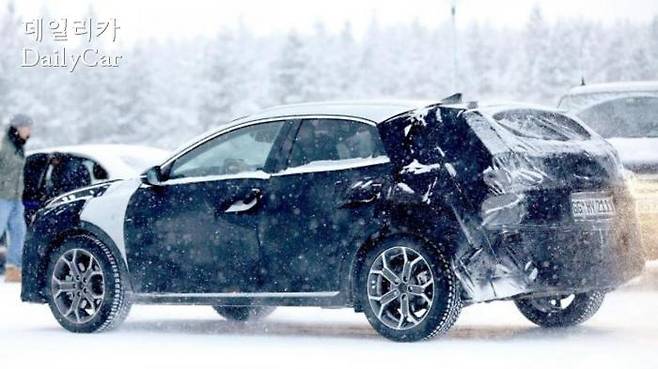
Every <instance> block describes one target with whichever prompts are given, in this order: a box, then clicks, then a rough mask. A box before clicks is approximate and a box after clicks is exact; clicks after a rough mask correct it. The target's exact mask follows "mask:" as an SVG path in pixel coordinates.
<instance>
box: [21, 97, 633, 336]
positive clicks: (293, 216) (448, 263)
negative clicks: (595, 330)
mask: <svg viewBox="0 0 658 369" xmlns="http://www.w3.org/2000/svg"><path fill="white" fill-rule="evenodd" d="M454 100H455V99H451V100H450V101H446V102H443V103H437V104H432V105H427V106H424V105H420V106H419V105H418V104H416V103H393V102H367V103H366V102H332V103H312V104H300V105H291V106H282V107H276V108H272V109H268V110H265V111H262V112H260V113H257V114H254V115H252V116H248V117H245V118H241V119H238V120H236V121H233V122H231V123H230V124H228V125H226V126H223V127H222V128H220V129H219V130H217V131H213V132H211V133H209V134H207V135H206V136H205V137H203V138H202V139H200V140H198V141H197V142H194V143H193V144H191V145H189V146H187V147H185V148H183V149H181V150H180V151H178V152H177V153H176V154H174V155H173V156H172V157H170V158H169V159H167V160H165V161H164V162H163V163H162V164H161V165H158V166H155V167H153V168H151V169H149V170H148V171H147V172H146V173H145V175H144V176H143V177H142V178H137V179H129V180H123V181H116V182H113V183H105V184H101V185H98V186H96V187H94V188H93V191H92V190H91V189H89V188H88V189H85V190H83V191H80V192H73V193H70V194H68V195H67V196H65V197H63V198H58V199H55V200H53V201H51V202H50V203H49V204H48V205H47V206H46V207H45V208H43V209H41V210H40V211H39V212H38V213H37V215H36V218H35V221H34V225H33V227H32V229H31V232H30V233H29V235H28V239H27V242H26V246H25V252H24V265H25V267H24V269H23V273H24V274H23V285H22V295H21V296H22V299H23V300H24V301H28V302H35V303H48V304H49V306H50V309H51V311H52V313H53V315H54V316H55V318H56V319H57V321H58V322H59V323H60V324H61V325H62V326H63V327H64V328H66V329H68V330H70V331H74V332H97V331H102V330H105V329H109V328H112V327H115V326H117V325H118V324H119V323H121V321H122V320H123V319H124V318H125V317H126V315H127V314H128V311H129V309H130V306H131V304H132V303H133V302H134V303H165V304H201V305H210V306H213V307H214V308H215V310H216V311H217V312H218V313H219V314H221V315H222V316H224V317H226V318H228V319H232V320H248V319H258V318H263V317H265V316H266V315H268V314H270V313H272V311H273V310H274V308H275V307H276V306H286V305H288V306H322V307H351V308H353V309H354V310H356V311H362V312H364V313H365V315H366V317H367V319H368V321H369V322H370V324H371V325H372V327H373V328H374V329H375V330H376V331H377V332H378V333H380V334H381V335H383V336H385V337H387V338H389V339H392V340H395V341H416V340H420V339H425V338H429V337H432V336H435V335H440V334H443V333H445V332H447V331H448V330H449V329H450V327H451V326H452V325H453V324H454V323H455V321H456V320H457V317H458V316H459V314H460V311H461V309H462V307H463V306H467V305H471V304H475V303H479V302H488V301H495V300H504V299H512V300H514V301H515V303H516V305H517V307H518V309H519V310H520V311H521V313H522V314H523V315H524V316H525V317H527V318H528V319H529V320H531V321H532V322H534V323H536V324H538V325H540V326H544V327H563V326H570V325H576V324H579V323H581V322H583V321H585V320H587V319H588V318H590V317H591V316H592V315H593V314H594V313H595V312H596V311H597V310H598V308H599V307H600V306H601V304H602V302H603V298H604V295H605V293H606V292H608V291H611V290H613V289H615V288H616V287H618V286H619V285H621V284H622V283H625V282H626V281H628V280H630V279H631V278H633V277H635V276H637V275H639V273H640V272H641V270H642V268H643V265H644V260H643V258H642V252H641V247H640V243H639V232H638V227H637V224H636V223H635V218H634V217H633V216H631V215H632V214H633V206H634V203H633V201H632V198H631V197H630V195H629V193H628V190H627V188H626V187H625V182H624V179H623V175H622V167H621V164H620V162H619V160H618V158H617V154H616V153H615V151H614V149H613V148H612V147H611V146H610V145H609V144H608V143H606V142H605V141H604V140H603V139H602V138H601V137H600V136H598V135H597V134H596V133H594V132H593V131H591V130H590V129H589V128H587V127H585V126H583V125H582V124H581V122H579V121H578V120H577V119H574V118H571V117H569V116H567V115H565V114H562V113H560V112H558V111H554V110H551V109H545V108H541V109H539V108H533V107H528V106H525V105H504V106H503V105H495V106H493V105H491V106H487V105H483V106H477V105H476V104H468V105H465V104H459V103H455V101H454Z"/></svg>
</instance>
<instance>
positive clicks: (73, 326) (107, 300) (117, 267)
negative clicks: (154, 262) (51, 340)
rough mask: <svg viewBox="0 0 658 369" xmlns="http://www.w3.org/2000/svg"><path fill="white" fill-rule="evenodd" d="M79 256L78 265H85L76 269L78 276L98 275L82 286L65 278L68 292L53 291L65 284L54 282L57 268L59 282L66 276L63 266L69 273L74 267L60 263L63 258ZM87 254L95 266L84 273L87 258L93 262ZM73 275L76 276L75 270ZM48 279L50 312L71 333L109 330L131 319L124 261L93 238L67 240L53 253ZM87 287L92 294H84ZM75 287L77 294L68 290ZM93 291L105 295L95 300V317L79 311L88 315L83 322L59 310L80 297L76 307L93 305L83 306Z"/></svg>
mask: <svg viewBox="0 0 658 369" xmlns="http://www.w3.org/2000/svg"><path fill="white" fill-rule="evenodd" d="M78 254H81V256H78V259H77V260H78V261H79V263H82V264H78V265H79V266H78V267H76V268H78V269H76V270H77V273H78V276H80V277H83V276H85V272H87V271H91V272H92V273H93V274H95V275H93V276H89V277H88V281H89V284H87V280H85V281H84V282H85V284H84V285H82V284H81V283H76V282H75V281H76V280H75V279H74V278H73V277H71V275H70V274H69V275H67V276H66V277H65V278H64V279H66V281H65V282H66V283H67V285H66V286H67V289H66V291H65V292H62V291H58V292H57V293H56V292H54V291H55V289H60V288H58V287H57V286H63V285H64V284H62V283H59V284H58V283H56V282H55V280H54V278H55V275H54V273H55V270H56V268H57V278H58V279H60V280H61V274H62V273H64V274H66V272H65V269H66V267H64V271H63V269H62V265H69V266H68V268H69V271H71V270H72V269H71V268H72V267H71V266H70V265H72V264H71V263H70V262H69V263H68V264H67V263H66V262H64V261H60V260H61V258H62V257H63V256H64V255H67V256H66V258H67V260H68V258H69V257H71V256H70V255H78ZM88 255H91V256H92V257H93V258H94V259H95V261H96V263H95V264H94V265H93V267H92V268H88V267H85V268H86V269H85V270H81V269H82V268H83V267H84V266H83V265H84V258H86V260H91V258H90V257H89V256H88ZM83 257H84V258H83ZM81 258H82V259H81ZM73 260H75V256H73V257H72V260H71V261H73ZM92 263H93V261H89V264H90V265H92ZM71 273H72V274H75V273H73V272H72V271H71ZM69 277H70V278H69ZM101 277H102V280H100V281H99V278H101ZM46 278H47V279H46V287H47V288H46V290H47V291H48V292H47V298H48V305H49V306H50V310H51V311H52V313H53V315H54V316H55V319H57V322H59V324H60V325H61V326H62V327H64V328H65V329H67V330H69V331H71V332H76V333H94V332H101V331H105V330H110V329H112V328H115V327H117V326H118V325H120V324H121V323H122V322H123V321H124V320H125V319H126V317H127V316H128V313H129V311H130V307H131V292H130V287H129V282H128V272H127V270H126V268H125V266H124V264H123V262H122V261H120V260H117V257H116V256H115V255H114V254H113V253H112V251H111V250H110V249H109V248H108V247H107V246H106V245H105V244H103V243H102V242H100V241H99V240H97V239H96V238H94V237H92V236H89V235H79V236H74V237H71V238H69V239H67V240H65V241H64V242H63V243H62V244H61V245H60V246H59V247H58V248H57V249H56V250H54V251H53V252H52V253H51V254H50V260H49V264H48V274H47V275H46ZM94 278H96V279H94ZM83 279H84V278H83ZM69 281H70V282H69ZM78 281H80V280H78ZM94 281H95V282H94ZM69 284H76V285H79V286H78V287H70V286H69ZM82 286H85V287H84V293H83V292H81V291H80V290H79V289H81V288H82ZM87 286H89V292H90V294H89V295H85V293H86V292H88V291H87ZM72 288H78V290H77V291H78V292H75V291H73V292H70V291H69V290H70V289H72ZM92 290H94V291H92ZM94 292H96V294H100V293H102V297H99V298H97V299H95V303H97V304H98V306H97V308H95V309H94V313H93V314H90V313H87V312H85V311H81V310H79V312H80V313H81V314H80V315H83V314H86V315H84V316H83V319H82V320H80V318H78V319H75V318H76V317H78V312H75V313H73V316H71V315H70V314H69V317H67V316H66V315H64V313H63V312H62V311H60V309H62V307H63V306H65V304H66V302H67V301H69V302H71V306H72V305H73V304H72V301H75V300H74V298H75V296H76V295H77V296H78V302H79V303H78V304H77V306H82V304H85V305H86V306H87V307H88V306H89V304H92V305H93V304H94V303H93V302H89V301H88V300H87V302H86V303H83V302H82V300H85V298H86V296H92V299H93V296H94V295H93V293H94ZM81 293H82V295H81ZM55 295H56V296H55ZM62 295H63V296H62ZM80 296H82V297H80ZM58 304H59V305H58ZM58 306H59V307H58ZM76 310H78V309H76ZM74 320H75V321H74Z"/></svg>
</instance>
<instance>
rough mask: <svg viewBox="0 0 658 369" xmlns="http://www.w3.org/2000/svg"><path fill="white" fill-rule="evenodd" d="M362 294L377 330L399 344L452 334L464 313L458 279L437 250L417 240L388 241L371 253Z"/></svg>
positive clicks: (361, 282) (361, 281)
mask: <svg viewBox="0 0 658 369" xmlns="http://www.w3.org/2000/svg"><path fill="white" fill-rule="evenodd" d="M361 270H362V272H361V273H360V276H359V281H358V284H359V287H358V289H357V294H359V300H360V301H361V305H362V307H363V310H364V312H365V314H366V317H367V318H368V321H369V322H370V324H371V325H372V327H373V328H374V329H375V330H376V331H377V332H379V333H380V334H381V335H383V336H384V337H386V338H388V339H391V340H394V341H404V342H412V341H418V340H422V339H427V338H430V337H433V336H435V335H440V334H443V333H445V332H447V331H448V330H449V329H450V327H452V325H453V324H454V323H455V321H456V320H457V317H458V316H459V312H460V311H461V299H460V295H459V288H458V285H457V280H456V277H455V275H454V273H453V271H452V268H451V267H450V264H449V263H448V260H447V259H446V258H445V257H444V256H443V255H442V254H441V252H439V250H437V249H436V248H434V247H432V246H430V245H427V244H424V243H420V242H417V241H415V240H407V239H395V240H389V241H385V242H383V243H382V244H380V245H379V246H378V247H376V248H374V249H373V250H372V251H370V252H369V253H368V255H367V256H366V258H365V262H364V264H363V266H362V269H361Z"/></svg>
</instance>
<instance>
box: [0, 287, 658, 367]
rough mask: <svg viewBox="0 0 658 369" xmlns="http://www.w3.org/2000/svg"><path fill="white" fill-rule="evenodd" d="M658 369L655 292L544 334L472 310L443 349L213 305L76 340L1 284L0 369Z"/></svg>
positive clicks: (342, 318)
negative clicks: (240, 314)
mask: <svg viewBox="0 0 658 369" xmlns="http://www.w3.org/2000/svg"><path fill="white" fill-rule="evenodd" d="M26 365H27V366H28V367H30V368H49V369H50V368H60V367H61V368H64V367H66V368H85V369H88V368H110V367H112V368H121V369H123V368H148V367H154V368H155V367H158V368H169V367H172V368H199V367H213V368H305V369H308V368H313V369H315V368H334V369H335V368H346V369H347V368H393V367H394V368H398V369H399V368H440V367H443V368H475V367H476V366H477V367H481V368H487V369H489V368H507V369H509V368H532V369H539V368H551V369H555V368H560V369H566V368H594V367H595V368H623V369H625V368H658V286H656V285H653V286H651V287H647V284H644V285H642V286H632V287H631V288H626V289H624V290H622V291H617V292H614V293H612V294H610V295H608V297H607V300H606V302H605V303H604V305H603V307H602V308H601V310H600V311H599V313H598V314H597V315H596V316H595V317H594V318H593V319H592V320H590V321H589V322H587V323H586V324H584V325H583V326H580V327H575V328H571V329H566V330H545V329H541V328H537V327H535V326H533V325H532V324H530V323H529V322H528V321H526V320H525V319H524V318H523V317H522V316H521V314H519V313H518V312H517V311H516V309H515V307H514V305H513V304H512V303H509V302H497V303H491V304H481V305H476V306H472V307H469V308H466V309H465V310H464V311H463V313H462V315H461V317H460V319H459V321H458V323H457V325H456V326H455V327H454V328H453V329H452V331H450V333H449V334H448V335H447V336H446V337H443V338H439V339H434V340H432V341H428V342H421V343H414V344H400V343H393V342H388V341H386V340H385V339H383V338H381V337H379V336H378V335H377V334H376V333H375V332H374V331H373V330H372V329H371V328H370V326H369V325H368V323H367V322H366V319H365V317H364V316H363V315H362V314H356V313H354V312H352V311H351V310H349V309H340V310H326V309H319V308H279V309H278V310H277V311H276V312H275V313H274V314H273V315H271V316H270V317H269V318H268V319H266V320H265V321H263V322H260V323H250V324H236V323H231V322H227V321H225V320H223V319H221V318H220V317H219V316H218V315H216V314H215V313H214V311H213V310H212V309H211V308H210V307H205V306H134V307H133V310H132V312H131V315H130V317H129V318H128V320H127V321H126V322H125V323H124V324H123V325H122V326H121V327H119V329H117V330H114V331H111V332H107V333H102V334H93V335H82V334H72V333H68V332H66V331H64V330H63V329H62V328H60V327H59V326H58V325H57V323H56V322H55V320H54V318H53V317H52V316H51V314H50V310H49V309H48V307H47V306H46V305H33V304H23V303H20V302H19V286H18V285H15V284H5V283H4V282H0V367H1V368H19V367H24V366H26Z"/></svg>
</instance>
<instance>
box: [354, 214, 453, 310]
mask: <svg viewBox="0 0 658 369" xmlns="http://www.w3.org/2000/svg"><path fill="white" fill-rule="evenodd" d="M443 229H448V230H450V231H449V232H448V233H449V234H448V235H445V237H442V236H436V235H434V237H431V236H428V234H426V233H423V232H419V231H418V230H412V229H409V228H407V227H399V226H398V227H390V228H386V229H384V230H382V231H380V232H377V233H374V234H372V235H371V236H370V237H368V239H367V240H366V241H365V242H364V243H363V244H361V246H360V247H359V248H358V250H357V251H356V253H355V254H354V256H353V257H352V260H351V261H350V263H349V270H348V272H347V273H348V275H349V278H347V281H346V282H345V286H344V289H343V290H344V291H345V292H346V294H347V297H348V300H349V301H350V302H351V304H352V305H353V306H354V309H355V310H356V311H357V312H360V311H362V306H361V303H362V302H361V301H358V297H357V296H358V294H357V293H356V288H357V285H356V281H358V280H359V278H360V273H361V272H362V267H363V261H364V260H365V258H366V256H367V254H368V252H370V250H372V249H373V248H375V247H376V246H377V245H379V244H381V243H382V242H385V241H389V240H402V239H404V240H411V241H413V242H418V243H422V244H426V245H428V246H430V247H433V248H435V249H436V250H438V251H439V252H441V253H442V254H443V255H444V256H445V257H446V258H448V261H449V262H452V256H453V254H454V253H455V250H454V247H453V246H454V239H453V234H452V233H453V232H455V231H457V229H456V228H455V224H453V223H452V221H449V222H445V224H444V225H443Z"/></svg>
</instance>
